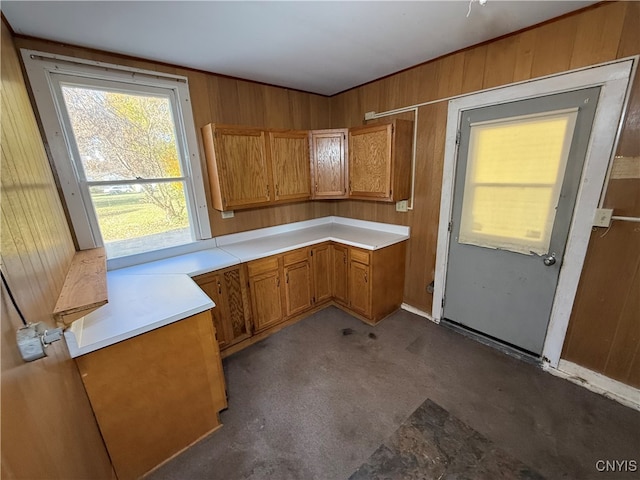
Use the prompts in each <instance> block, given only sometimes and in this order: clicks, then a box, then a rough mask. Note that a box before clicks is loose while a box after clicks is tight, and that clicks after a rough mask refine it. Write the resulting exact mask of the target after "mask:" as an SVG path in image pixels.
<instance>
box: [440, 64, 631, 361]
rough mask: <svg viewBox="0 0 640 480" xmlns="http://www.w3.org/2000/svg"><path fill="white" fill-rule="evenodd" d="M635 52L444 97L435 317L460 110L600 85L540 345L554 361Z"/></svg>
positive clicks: (444, 257)
mask: <svg viewBox="0 0 640 480" xmlns="http://www.w3.org/2000/svg"><path fill="white" fill-rule="evenodd" d="M639 58H640V57H639V56H635V57H629V58H625V59H620V60H617V61H614V62H608V63H605V64H600V65H596V66H591V67H586V68H582V69H578V70H572V71H569V72H563V73H560V74H556V75H550V76H547V77H541V78H538V79H533V80H529V81H525V82H521V83H517V84H510V85H507V86H504V87H499V88H496V89H491V90H485V91H482V92H478V93H474V94H469V95H465V96H463V97H458V98H455V99H453V100H450V101H449V109H448V114H447V127H446V137H445V151H444V165H443V174H442V193H441V197H440V220H439V225H438V240H437V250H436V265H435V281H434V290H433V305H432V310H431V311H432V315H433V319H434V321H435V322H436V323H440V320H441V319H442V313H443V299H444V293H445V292H444V287H445V284H446V276H447V263H448V256H449V242H450V232H449V222H450V221H451V216H452V208H453V190H454V187H455V171H456V162H457V156H458V145H457V141H456V139H457V133H458V130H459V127H460V122H461V119H462V112H463V111H465V110H469V109H473V108H480V107H487V106H491V105H496V104H500V103H507V102H513V101H518V100H526V99H530V98H535V97H540V96H545V95H551V94H555V93H563V92H568V91H571V90H578V89H581V88H587V87H594V86H600V87H601V90H600V98H599V100H598V106H597V108H596V114H595V118H594V120H593V128H592V134H591V136H590V138H589V145H588V147H587V155H586V158H585V162H584V166H583V169H582V176H581V180H580V186H579V189H578V195H577V198H576V203H575V206H574V210H573V216H572V218H571V225H570V228H569V236H568V238H567V244H566V251H565V254H564V259H563V264H562V266H561V268H560V275H559V278H558V285H557V288H556V295H555V298H554V300H553V306H552V308H551V317H550V320H549V325H548V327H547V334H546V338H545V341H544V346H543V349H542V361H543V363H545V364H549V365H550V366H552V367H554V368H555V367H557V366H558V363H559V361H560V355H561V353H562V346H563V344H564V338H565V335H566V332H567V327H568V325H569V318H570V316H571V310H572V308H573V302H574V299H575V295H576V291H577V289H578V283H579V281H580V274H581V272H582V267H583V264H584V259H585V256H586V253H587V247H588V245H589V238H590V235H591V227H592V224H593V217H594V214H595V210H596V208H598V205H599V202H600V197H601V194H602V192H603V188H604V186H605V181H606V179H607V178H608V174H609V170H610V168H611V163H612V159H613V156H614V154H615V149H616V146H617V143H618V138H619V135H620V130H621V129H622V121H623V119H624V115H623V114H624V113H625V110H626V105H627V103H628V98H629V90H630V87H631V84H632V82H631V79H632V78H633V77H634V74H635V70H636V67H637V63H638V59H639Z"/></svg>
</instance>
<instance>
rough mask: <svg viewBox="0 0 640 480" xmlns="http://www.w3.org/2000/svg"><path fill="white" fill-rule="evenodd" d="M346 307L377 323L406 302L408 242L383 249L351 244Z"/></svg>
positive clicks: (369, 321)
mask: <svg viewBox="0 0 640 480" xmlns="http://www.w3.org/2000/svg"><path fill="white" fill-rule="evenodd" d="M348 251H349V252H348V257H349V261H348V264H349V270H348V273H347V277H348V282H347V285H348V288H347V299H348V301H347V302H346V307H347V309H348V310H350V311H352V312H354V313H356V314H358V315H360V316H361V317H362V319H363V320H365V321H366V322H367V323H371V324H375V323H377V322H379V321H380V320H382V319H383V318H384V317H386V316H387V315H389V314H390V313H392V312H394V311H395V310H397V309H398V308H400V305H402V298H403V294H404V269H405V256H406V242H400V243H396V244H394V245H390V246H388V247H386V248H381V249H379V250H364V249H360V248H355V247H348Z"/></svg>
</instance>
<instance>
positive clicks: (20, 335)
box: [16, 322, 62, 362]
mask: <svg viewBox="0 0 640 480" xmlns="http://www.w3.org/2000/svg"><path fill="white" fill-rule="evenodd" d="M61 338H62V329H61V328H52V329H47V327H46V325H44V324H43V323H42V322H38V323H29V324H28V325H26V326H24V327H21V328H19V329H18V331H17V332H16V340H17V342H18V349H19V350H20V355H21V356H22V359H23V360H24V361H25V362H32V361H34V360H38V359H39V358H42V357H46V356H47V353H46V351H45V349H46V348H47V347H48V346H49V345H50V344H51V343H53V342H57V341H58V340H60V339H61Z"/></svg>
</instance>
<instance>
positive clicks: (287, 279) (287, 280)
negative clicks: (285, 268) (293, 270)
mask: <svg viewBox="0 0 640 480" xmlns="http://www.w3.org/2000/svg"><path fill="white" fill-rule="evenodd" d="M286 282H287V283H289V274H288V273H287V278H286Z"/></svg>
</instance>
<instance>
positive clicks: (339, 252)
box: [331, 245, 349, 305]
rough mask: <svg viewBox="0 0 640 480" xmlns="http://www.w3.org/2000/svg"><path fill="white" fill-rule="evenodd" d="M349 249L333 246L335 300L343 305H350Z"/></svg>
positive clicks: (332, 261)
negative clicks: (348, 282)
mask: <svg viewBox="0 0 640 480" xmlns="http://www.w3.org/2000/svg"><path fill="white" fill-rule="evenodd" d="M347 251H348V250H347V247H343V246H342V245H331V263H332V267H333V268H332V270H333V282H332V287H333V288H332V290H333V298H334V299H335V301H336V302H338V303H341V304H343V305H347V304H348V303H349V299H348V296H347V276H348V275H347V272H348V265H347Z"/></svg>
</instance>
